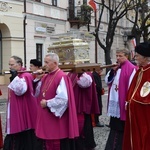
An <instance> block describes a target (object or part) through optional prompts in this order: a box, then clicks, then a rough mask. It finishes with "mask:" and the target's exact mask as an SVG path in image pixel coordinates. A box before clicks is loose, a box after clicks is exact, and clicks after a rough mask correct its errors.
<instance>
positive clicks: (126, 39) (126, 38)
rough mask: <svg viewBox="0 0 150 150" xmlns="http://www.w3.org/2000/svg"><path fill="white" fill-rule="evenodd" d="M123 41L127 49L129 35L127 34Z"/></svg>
mask: <svg viewBox="0 0 150 150" xmlns="http://www.w3.org/2000/svg"><path fill="white" fill-rule="evenodd" d="M123 41H124V46H125V48H126V47H127V41H128V35H127V34H126V33H125V34H124V35H123Z"/></svg>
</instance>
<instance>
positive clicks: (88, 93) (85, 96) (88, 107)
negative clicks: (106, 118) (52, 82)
mask: <svg viewBox="0 0 150 150" xmlns="http://www.w3.org/2000/svg"><path fill="white" fill-rule="evenodd" d="M86 73H87V74H88V75H90V76H91V78H92V84H91V85H90V86H89V87H86V88H83V87H80V86H79V85H78V84H77V80H78V74H77V73H68V76H69V77H70V79H71V81H72V84H73V89H74V94H75V101H76V108H77V113H79V114H81V113H85V114H99V112H100V110H99V105H98V98H97V92H96V84H95V82H94V79H93V76H92V73H90V72H86Z"/></svg>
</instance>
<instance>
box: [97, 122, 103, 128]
mask: <svg viewBox="0 0 150 150" xmlns="http://www.w3.org/2000/svg"><path fill="white" fill-rule="evenodd" d="M96 127H104V125H103V124H101V123H100V122H98V123H96Z"/></svg>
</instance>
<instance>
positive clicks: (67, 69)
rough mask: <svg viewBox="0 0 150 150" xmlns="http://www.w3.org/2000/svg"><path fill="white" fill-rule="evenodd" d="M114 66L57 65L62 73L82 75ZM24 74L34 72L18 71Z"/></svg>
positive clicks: (113, 65) (93, 64)
mask: <svg viewBox="0 0 150 150" xmlns="http://www.w3.org/2000/svg"><path fill="white" fill-rule="evenodd" d="M115 66H117V64H110V65H103V66H101V65H100V64H96V63H85V64H63V65H59V68H60V69H62V70H63V71H64V72H76V73H82V72H85V71H94V70H97V71H99V70H100V69H105V68H112V67H115ZM26 72H28V73H33V74H36V72H32V71H18V73H26ZM43 73H48V72H45V70H43ZM6 74H10V72H7V73H6Z"/></svg>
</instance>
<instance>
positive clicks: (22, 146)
mask: <svg viewBox="0 0 150 150" xmlns="http://www.w3.org/2000/svg"><path fill="white" fill-rule="evenodd" d="M22 64H23V63H22V59H21V58H20V57H18V56H12V57H11V58H10V60H9V68H10V72H11V74H12V76H11V77H10V81H11V83H10V84H9V85H8V103H7V117H6V118H7V120H6V134H7V135H6V138H5V140H4V148H3V149H4V150H37V148H36V147H35V142H36V136H35V134H34V129H35V119H36V116H37V102H36V99H35V98H34V97H33V88H32V80H33V77H32V75H31V74H30V73H27V72H23V73H17V71H22V70H24V68H23V67H22Z"/></svg>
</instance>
